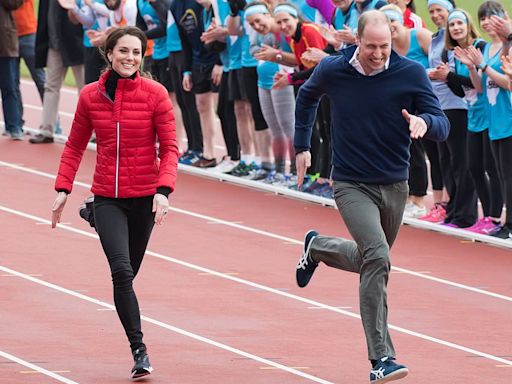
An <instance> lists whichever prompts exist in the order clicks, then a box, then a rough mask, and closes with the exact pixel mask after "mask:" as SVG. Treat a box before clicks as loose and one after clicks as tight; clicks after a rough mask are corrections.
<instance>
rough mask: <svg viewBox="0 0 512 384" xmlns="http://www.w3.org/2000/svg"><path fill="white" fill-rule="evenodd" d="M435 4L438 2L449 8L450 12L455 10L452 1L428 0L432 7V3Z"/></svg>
mask: <svg viewBox="0 0 512 384" xmlns="http://www.w3.org/2000/svg"><path fill="white" fill-rule="evenodd" d="M434 4H437V5H440V6H441V7H443V8H446V9H447V10H448V12H451V11H453V4H452V3H450V2H449V1H448V0H428V5H427V6H428V7H430V6H431V5H434Z"/></svg>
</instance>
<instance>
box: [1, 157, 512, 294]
mask: <svg viewBox="0 0 512 384" xmlns="http://www.w3.org/2000/svg"><path fill="white" fill-rule="evenodd" d="M0 166H5V167H9V168H13V169H16V170H19V171H22V172H27V173H31V174H34V175H38V176H42V177H47V178H50V179H53V180H54V179H55V176H54V175H52V174H49V173H46V172H41V171H37V170H34V169H31V168H27V167H21V166H19V165H15V164H11V163H8V162H4V161H1V160H0ZM74 185H77V186H80V187H84V188H87V189H90V188H91V185H90V184H87V183H83V182H79V181H75V182H74ZM169 209H170V210H172V211H174V212H178V213H181V214H183V215H187V216H192V217H195V218H198V219H201V220H205V221H207V222H208V221H209V222H216V223H217V224H224V225H226V226H228V227H231V228H236V229H239V230H242V231H246V232H251V233H255V234H258V235H262V236H266V237H270V238H273V239H277V240H281V241H283V242H286V243H291V244H297V245H300V246H302V245H303V241H302V240H296V239H292V238H290V237H285V236H281V235H277V234H275V233H271V232H267V231H262V230H259V229H256V228H251V227H248V226H245V225H241V224H237V222H230V221H226V220H222V219H217V218H215V217H211V216H207V215H202V214H200V213H195V212H191V211H187V210H184V209H179V208H176V207H173V206H171V207H169ZM85 233H88V232H85ZM391 269H392V271H393V272H400V273H403V274H407V275H412V276H415V277H419V278H422V279H426V280H430V281H435V282H436V283H440V284H445V285H449V286H452V287H456V288H460V289H464V290H467V291H471V292H474V293H478V294H481V295H486V296H490V297H494V298H496V299H500V300H505V301H510V302H512V297H510V296H505V295H502V294H499V293H494V292H490V291H486V290H483V289H478V288H475V287H471V286H469V285H465V284H460V283H456V282H454V281H450V280H446V279H441V278H439V277H435V276H428V275H427V274H425V273H423V272H415V271H411V270H409V269H405V268H400V267H396V266H392V267H391Z"/></svg>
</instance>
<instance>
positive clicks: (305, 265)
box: [296, 230, 318, 288]
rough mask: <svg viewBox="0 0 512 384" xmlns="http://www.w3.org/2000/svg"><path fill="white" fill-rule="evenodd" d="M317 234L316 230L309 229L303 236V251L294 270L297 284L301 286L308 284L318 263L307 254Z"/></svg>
mask: <svg viewBox="0 0 512 384" xmlns="http://www.w3.org/2000/svg"><path fill="white" fill-rule="evenodd" d="M317 236H318V232H317V231H314V230H310V231H309V232H308V233H306V236H304V253H303V255H302V256H301V258H300V259H299V262H298V263H297V271H296V277H297V285H298V286H299V287H301V288H304V287H305V286H306V285H308V283H309V280H311V277H312V276H313V273H314V272H315V269H316V267H318V263H317V262H316V261H314V260H313V259H312V258H311V256H309V248H311V243H312V242H313V239H314V238H315V237H317Z"/></svg>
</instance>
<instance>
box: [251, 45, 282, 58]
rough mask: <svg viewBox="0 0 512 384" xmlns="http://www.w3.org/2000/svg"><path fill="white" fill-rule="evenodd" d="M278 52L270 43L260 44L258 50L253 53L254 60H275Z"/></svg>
mask: <svg viewBox="0 0 512 384" xmlns="http://www.w3.org/2000/svg"><path fill="white" fill-rule="evenodd" d="M278 53H279V49H275V48H272V47H271V46H270V45H267V44H262V45H261V48H260V49H258V52H256V53H255V54H254V58H255V59H256V60H263V61H274V62H275V61H276V56H277V54H278Z"/></svg>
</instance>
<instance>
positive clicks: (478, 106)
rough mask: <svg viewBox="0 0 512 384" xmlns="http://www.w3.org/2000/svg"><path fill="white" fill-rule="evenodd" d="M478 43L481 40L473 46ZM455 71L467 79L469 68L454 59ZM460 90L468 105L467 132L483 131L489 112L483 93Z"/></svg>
mask: <svg viewBox="0 0 512 384" xmlns="http://www.w3.org/2000/svg"><path fill="white" fill-rule="evenodd" d="M480 41H483V40H475V42H474V43H473V45H474V46H475V47H476V45H477V44H478V43H479V42H480ZM455 69H456V71H457V74H459V75H461V76H465V77H469V68H468V67H467V65H465V64H462V63H461V62H460V61H459V60H457V59H455ZM462 88H463V89H464V93H465V95H466V96H465V97H464V99H465V100H466V103H467V104H468V131H470V132H475V133H477V132H483V131H485V130H486V129H487V128H489V116H488V115H489V111H488V103H487V97H486V95H485V92H484V91H482V92H480V93H478V92H477V91H476V89H475V88H468V87H465V86H463V87H462Z"/></svg>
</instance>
